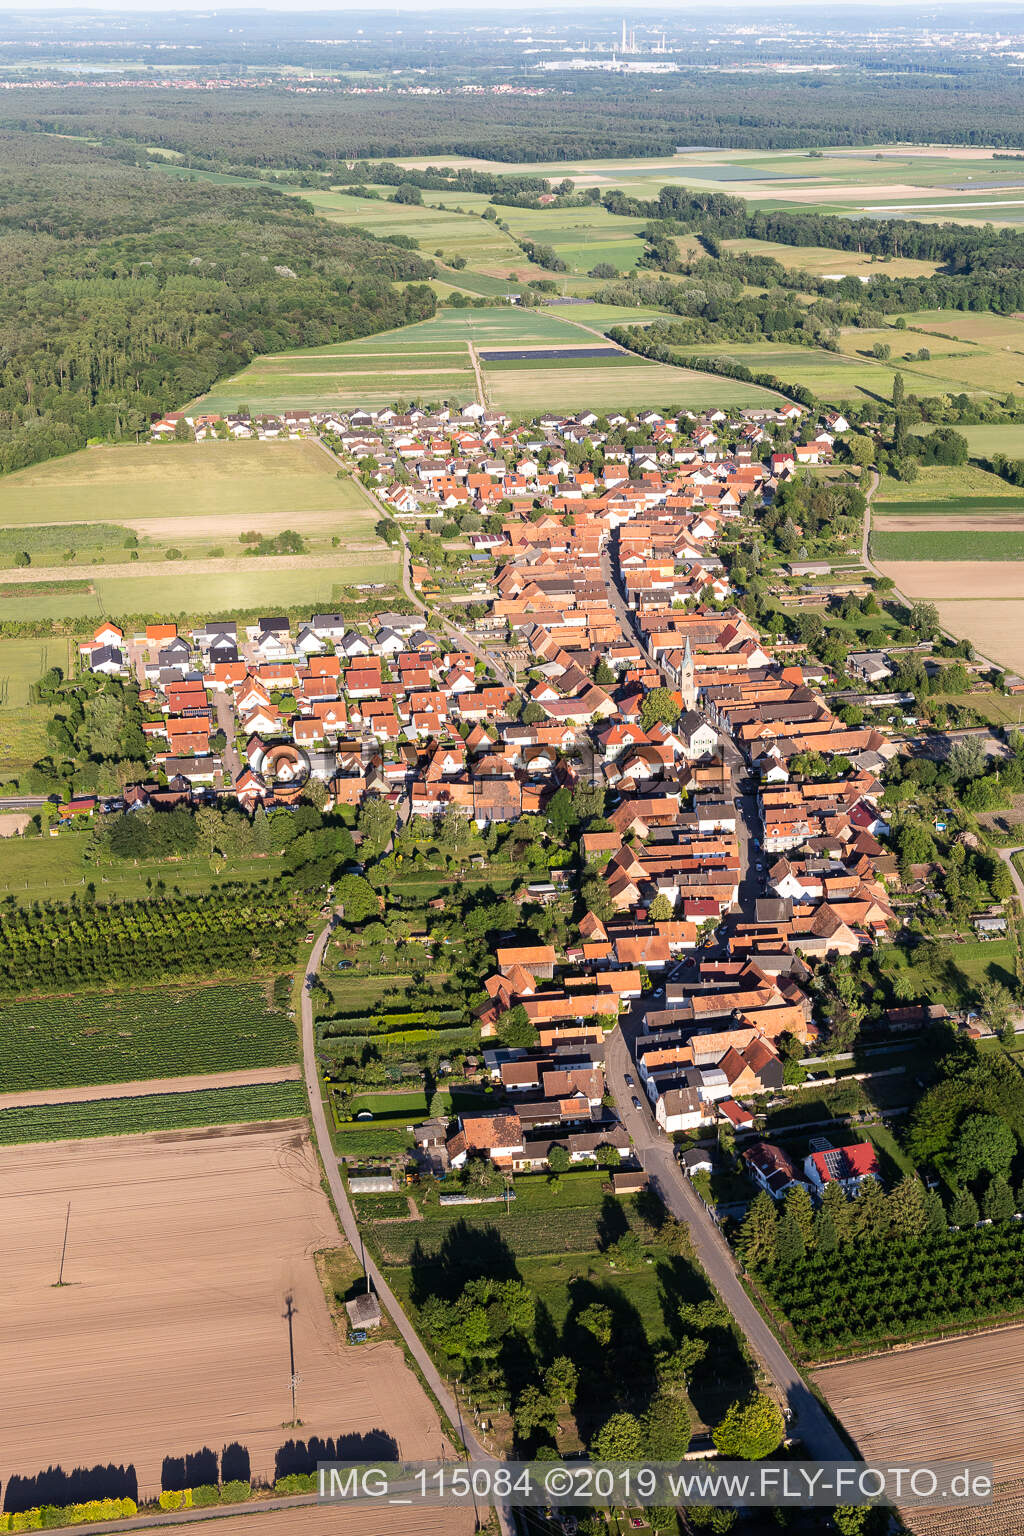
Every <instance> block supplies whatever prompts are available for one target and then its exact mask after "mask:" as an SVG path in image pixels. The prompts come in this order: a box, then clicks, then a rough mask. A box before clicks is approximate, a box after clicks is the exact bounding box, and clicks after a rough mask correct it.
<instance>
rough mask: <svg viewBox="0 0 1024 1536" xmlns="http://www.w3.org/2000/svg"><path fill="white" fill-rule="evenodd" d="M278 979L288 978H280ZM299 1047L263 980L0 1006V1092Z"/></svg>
mask: <svg viewBox="0 0 1024 1536" xmlns="http://www.w3.org/2000/svg"><path fill="white" fill-rule="evenodd" d="M286 983H287V979H286ZM297 1057H298V1043H297V1039H296V1033H295V1025H294V1023H293V1022H292V1020H291V1019H290V1018H289V1017H288V1015H287V1013H286V1012H284V1011H283V1010H282V1009H280V1008H277V1007H275V1006H274V1004H273V1002H272V1001H271V988H270V985H269V984H268V985H261V984H260V983H258V982H244V981H239V982H225V983H221V984H218V985H216V986H209V987H160V988H145V989H143V988H132V989H131V990H128V989H124V988H122V989H119V990H118V991H115V992H109V993H108V992H101V993H93V994H88V995H80V996H74V995H68V996H59V997H47V998H39V999H32V1000H24V1001H17V1002H11V1003H6V1004H4V1006H3V1007H2V1008H0V1093H13V1092H16V1091H18V1090H19V1089H32V1088H66V1087H72V1086H79V1085H90V1084H96V1083H125V1082H131V1081H134V1080H143V1079H145V1078H150V1077H175V1076H179V1075H180V1076H188V1075H190V1074H193V1073H200V1072H228V1071H232V1070H237V1069H240V1068H243V1067H269V1066H277V1065H279V1064H283V1063H285V1062H292V1061H295V1060H297Z"/></svg>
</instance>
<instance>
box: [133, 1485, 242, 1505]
mask: <svg viewBox="0 0 1024 1536" xmlns="http://www.w3.org/2000/svg"><path fill="white" fill-rule="evenodd" d="M251 1494H252V1486H251V1484H249V1483H244V1482H241V1481H235V1482H228V1483H220V1484H218V1483H203V1484H201V1485H200V1487H198V1488H182V1489H173V1490H172V1489H168V1490H167V1491H166V1492H165V1493H162V1494H161V1495H160V1497H159V1499H158V1500H157V1503H158V1504H159V1505H160V1508H161V1509H164V1510H170V1509H208V1508H209V1507H210V1505H211V1504H242V1503H244V1502H245V1500H246V1499H248V1498H249V1497H250V1496H251Z"/></svg>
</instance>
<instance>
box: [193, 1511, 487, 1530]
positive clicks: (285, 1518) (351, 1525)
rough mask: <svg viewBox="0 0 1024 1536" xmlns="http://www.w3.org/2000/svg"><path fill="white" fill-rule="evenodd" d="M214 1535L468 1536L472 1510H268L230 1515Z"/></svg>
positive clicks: (220, 1521) (217, 1524)
mask: <svg viewBox="0 0 1024 1536" xmlns="http://www.w3.org/2000/svg"><path fill="white" fill-rule="evenodd" d="M212 1530H213V1531H215V1532H216V1536H293V1533H294V1536H349V1533H352V1536H355V1533H357V1532H358V1533H359V1536H469V1533H470V1532H471V1531H472V1530H473V1511H472V1509H431V1508H430V1507H429V1506H427V1507H425V1508H423V1509H387V1508H378V1507H377V1506H376V1505H375V1506H374V1507H373V1510H372V1514H368V1513H367V1511H366V1508H365V1506H364V1507H363V1510H362V1511H361V1512H359V1511H356V1510H346V1509H342V1508H339V1506H338V1505H337V1504H328V1505H324V1506H323V1507H322V1508H317V1507H314V1508H311V1509H307V1508H302V1509H278V1510H273V1509H270V1510H267V1512H266V1513H265V1514H258V1513H256V1512H253V1513H252V1514H247V1515H233V1516H231V1518H230V1519H227V1520H218V1521H217V1522H216V1525H215V1526H214V1527H212Z"/></svg>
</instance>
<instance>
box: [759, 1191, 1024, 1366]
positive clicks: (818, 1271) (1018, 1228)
mask: <svg viewBox="0 0 1024 1536" xmlns="http://www.w3.org/2000/svg"><path fill="white" fill-rule="evenodd" d="M1022 1255H1024V1230H1022V1223H1020V1222H1018V1221H1011V1220H1002V1219H997V1220H995V1221H994V1222H993V1224H992V1225H991V1226H981V1227H974V1226H973V1225H971V1226H966V1227H962V1228H961V1229H960V1230H958V1231H942V1232H926V1233H924V1234H923V1235H921V1236H919V1237H916V1238H912V1239H909V1240H908V1239H893V1238H888V1239H885V1240H883V1241H877V1240H875V1241H867V1242H862V1243H859V1244H856V1243H855V1244H849V1245H847V1246H846V1247H845V1248H844V1249H843V1251H842V1262H841V1263H839V1264H837V1263H836V1261H835V1255H834V1254H830V1253H827V1252H826V1253H811V1254H808V1255H807V1256H806V1258H804V1259H803V1260H801V1261H798V1262H796V1263H793V1264H789V1265H781V1264H780V1265H777V1266H776V1267H775V1268H774V1269H772V1270H770V1271H767V1272H764V1273H763V1274H762V1275H761V1279H762V1281H763V1283H764V1284H765V1286H766V1288H767V1290H768V1291H769V1294H770V1295H771V1297H772V1299H773V1301H774V1302H775V1303H776V1305H777V1306H778V1307H779V1308H780V1309H781V1311H782V1312H783V1313H784V1314H785V1315H786V1316H787V1317H788V1319H789V1320H790V1323H791V1324H792V1326H793V1328H794V1329H795V1331H796V1332H797V1334H798V1335H799V1337H800V1338H801V1340H802V1341H803V1344H804V1347H805V1349H806V1350H807V1351H808V1353H810V1354H812V1355H822V1354H827V1353H831V1352H835V1351H837V1350H838V1351H841V1350H846V1349H848V1348H849V1346H850V1345H851V1344H852V1343H867V1342H872V1341H880V1340H893V1339H900V1338H905V1337H907V1336H908V1335H909V1336H911V1337H912V1336H914V1335H918V1336H919V1335H921V1334H926V1333H929V1332H933V1331H935V1330H936V1329H943V1328H950V1327H954V1328H958V1327H963V1326H965V1325H967V1326H969V1325H971V1324H973V1323H977V1322H978V1321H980V1320H982V1319H984V1320H989V1319H997V1318H999V1317H1005V1316H1007V1315H1016V1314H1017V1313H1019V1311H1020V1281H1019V1276H1020V1263H1021V1258H1022Z"/></svg>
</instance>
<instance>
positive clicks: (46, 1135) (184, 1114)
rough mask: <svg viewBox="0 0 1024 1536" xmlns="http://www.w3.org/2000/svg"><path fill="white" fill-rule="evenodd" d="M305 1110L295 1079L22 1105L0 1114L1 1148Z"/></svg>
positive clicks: (285, 1116) (291, 1115)
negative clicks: (181, 1091)
mask: <svg viewBox="0 0 1024 1536" xmlns="http://www.w3.org/2000/svg"><path fill="white" fill-rule="evenodd" d="M306 1107H307V1106H306V1090H305V1087H304V1085H303V1084H302V1083H301V1082H298V1081H286V1082H270V1083H252V1084H248V1085H243V1086H241V1087H234V1088H199V1089H196V1090H194V1091H193V1092H189V1093H153V1094H142V1095H131V1094H129V1095H127V1096H125V1097H121V1098H103V1099H77V1100H75V1101H74V1102H73V1103H68V1102H64V1103H59V1104H34V1105H24V1106H21V1107H16V1108H12V1109H4V1110H0V1146H3V1147H8V1146H15V1145H17V1144H19V1143H21V1142H30V1141H31V1142H39V1141H78V1140H87V1139H90V1138H92V1137H97V1136H137V1135H142V1134H145V1133H147V1132H150V1131H178V1130H193V1129H199V1128H204V1127H208V1126H217V1125H239V1124H243V1123H245V1122H259V1123H263V1122H265V1121H272V1120H294V1119H296V1118H299V1117H301V1116H303V1115H304V1114H305V1113H306Z"/></svg>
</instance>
